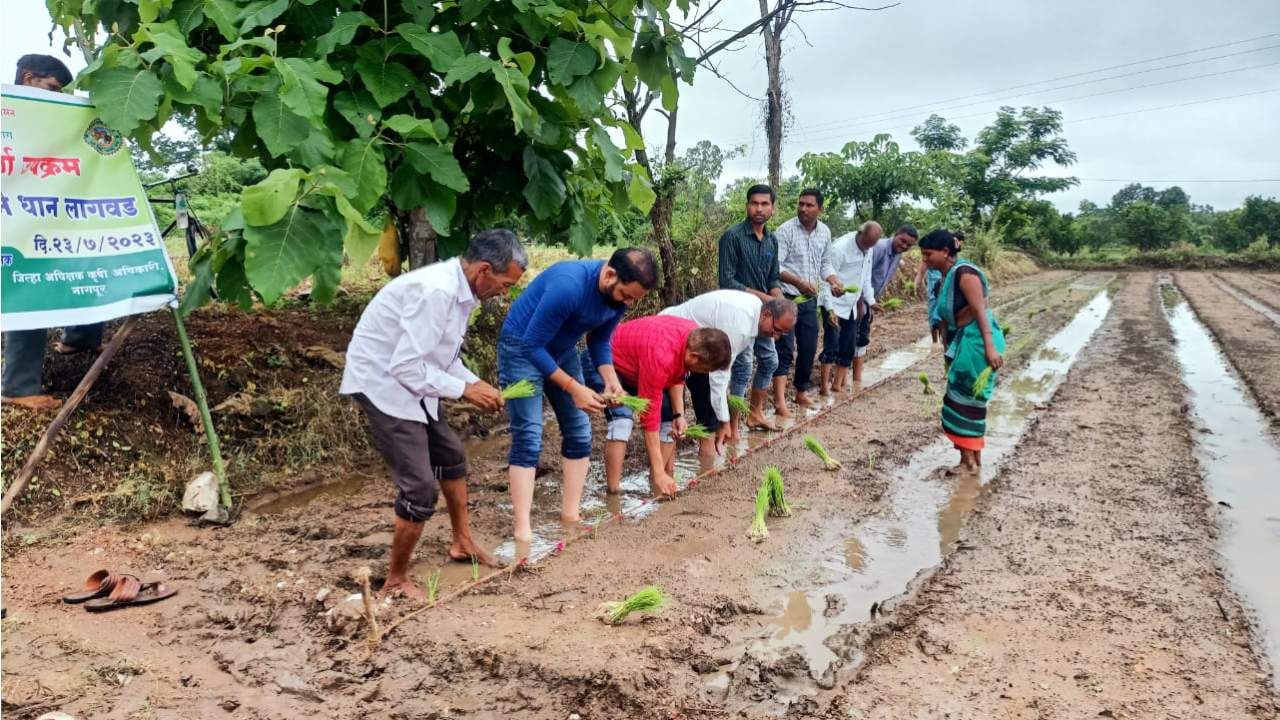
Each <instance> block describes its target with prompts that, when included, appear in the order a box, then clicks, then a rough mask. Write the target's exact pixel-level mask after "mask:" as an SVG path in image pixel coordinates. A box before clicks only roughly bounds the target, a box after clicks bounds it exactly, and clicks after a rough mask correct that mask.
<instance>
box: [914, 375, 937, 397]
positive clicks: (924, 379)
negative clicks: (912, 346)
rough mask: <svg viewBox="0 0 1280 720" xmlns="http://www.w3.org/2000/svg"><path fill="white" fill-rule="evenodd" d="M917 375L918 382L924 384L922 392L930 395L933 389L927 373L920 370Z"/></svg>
mask: <svg viewBox="0 0 1280 720" xmlns="http://www.w3.org/2000/svg"><path fill="white" fill-rule="evenodd" d="M917 377H919V378H920V384H921V385H924V394H925V395H932V394H933V392H934V391H933V385H931V384H930V383H929V373H926V372H921V373H920V374H919V375H918V376H917Z"/></svg>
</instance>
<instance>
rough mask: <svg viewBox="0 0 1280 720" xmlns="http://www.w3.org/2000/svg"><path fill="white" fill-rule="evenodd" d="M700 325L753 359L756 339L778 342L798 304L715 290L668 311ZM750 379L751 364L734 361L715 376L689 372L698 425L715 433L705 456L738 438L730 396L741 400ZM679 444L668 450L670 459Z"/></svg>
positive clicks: (735, 354)
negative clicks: (763, 299) (725, 336)
mask: <svg viewBox="0 0 1280 720" xmlns="http://www.w3.org/2000/svg"><path fill="white" fill-rule="evenodd" d="M659 314H661V315H674V316H676V317H682V318H685V319H688V320H692V321H694V322H696V323H698V326H699V327H705V328H714V329H716V330H722V331H724V333H725V334H726V335H728V336H729V347H730V350H731V351H732V354H733V357H735V358H737V357H744V358H749V357H750V355H747V354H746V353H748V352H750V351H751V350H752V348H753V346H754V344H755V341H756V338H757V337H769V338H773V339H775V340H776V339H777V338H779V337H781V336H782V335H785V334H786V333H788V332H790V331H791V330H792V328H794V327H795V324H796V304H795V303H793V302H791V301H790V300H786V299H783V298H773V299H770V300H768V301H762V300H761V299H760V298H758V297H756V296H755V295H752V294H750V293H746V292H743V291H741V290H713V291H711V292H707V293H703V294H701V295H698V296H696V297H694V298H691V299H690V300H687V301H685V302H683V303H681V304H679V305H675V306H672V307H669V308H667V309H666V310H663V311H662V312H661V313H659ZM750 380H751V366H750V363H746V364H743V363H737V362H735V363H734V364H733V366H732V368H729V369H725V370H719V371H716V372H713V373H710V374H703V373H690V374H689V377H688V379H687V380H686V381H685V387H687V388H689V394H690V396H691V397H692V398H693V408H694V413H695V415H697V418H698V422H700V423H702V424H703V425H705V426H706V428H707V429H708V430H711V431H712V432H713V433H714V434H713V436H712V437H710V438H707V439H706V440H702V441H701V442H700V450H701V453H702V455H703V456H704V457H707V456H712V455H716V454H719V453H720V451H721V450H722V449H723V447H724V443H725V442H726V441H728V440H732V439H734V438H735V437H736V436H737V422H736V418H735V417H734V414H733V413H731V412H730V410H729V395H731V394H732V395H738V396H741V395H742V394H743V393H744V392H746V389H747V384H748V383H749V382H750ZM670 451H674V445H672V446H671V447H670V448H665V449H664V452H666V453H668V456H669V455H670Z"/></svg>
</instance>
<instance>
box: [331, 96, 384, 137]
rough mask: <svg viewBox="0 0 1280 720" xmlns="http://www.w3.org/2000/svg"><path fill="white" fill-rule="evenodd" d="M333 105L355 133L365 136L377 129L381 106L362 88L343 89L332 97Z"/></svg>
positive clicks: (380, 116)
mask: <svg viewBox="0 0 1280 720" xmlns="http://www.w3.org/2000/svg"><path fill="white" fill-rule="evenodd" d="M333 107H334V109H336V110H337V111H338V113H339V114H340V115H342V117H344V118H346V119H347V122H349V123H351V126H352V127H353V128H355V129H356V134H357V135H359V136H360V137H362V138H367V137H369V136H370V135H373V133H374V132H375V131H377V129H378V126H377V122H378V120H380V119H381V118H382V108H380V107H378V103H377V102H376V101H375V100H374V99H373V96H372V95H370V94H369V93H367V92H365V91H363V90H353V91H351V92H347V91H343V92H340V93H338V94H337V95H336V96H334V98H333Z"/></svg>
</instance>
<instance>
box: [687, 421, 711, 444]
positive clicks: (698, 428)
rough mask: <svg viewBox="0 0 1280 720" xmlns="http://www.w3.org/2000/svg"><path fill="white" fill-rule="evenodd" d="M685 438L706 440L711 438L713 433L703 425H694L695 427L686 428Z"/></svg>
mask: <svg viewBox="0 0 1280 720" xmlns="http://www.w3.org/2000/svg"><path fill="white" fill-rule="evenodd" d="M684 436H685V437H687V438H689V439H690V440H706V439H707V438H709V437H711V431H710V430H708V429H707V426H706V425H703V424H702V423H694V424H693V425H690V426H689V427H687V428H685V431H684Z"/></svg>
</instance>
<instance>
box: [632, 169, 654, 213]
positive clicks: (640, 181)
mask: <svg viewBox="0 0 1280 720" xmlns="http://www.w3.org/2000/svg"><path fill="white" fill-rule="evenodd" d="M627 195H628V196H629V197H630V198H631V204H632V205H635V206H636V209H637V210H639V211H640V212H643V213H647V212H649V208H651V207H653V201H654V200H657V199H658V194H657V193H655V192H654V191H653V187H652V186H651V185H650V184H649V176H648V174H647V173H646V172H645V171H644V168H642V167H640V166H639V165H635V164H632V165H631V183H630V184H628V185H627Z"/></svg>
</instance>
